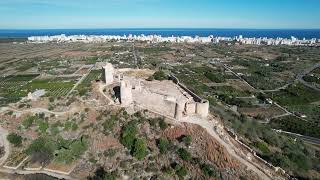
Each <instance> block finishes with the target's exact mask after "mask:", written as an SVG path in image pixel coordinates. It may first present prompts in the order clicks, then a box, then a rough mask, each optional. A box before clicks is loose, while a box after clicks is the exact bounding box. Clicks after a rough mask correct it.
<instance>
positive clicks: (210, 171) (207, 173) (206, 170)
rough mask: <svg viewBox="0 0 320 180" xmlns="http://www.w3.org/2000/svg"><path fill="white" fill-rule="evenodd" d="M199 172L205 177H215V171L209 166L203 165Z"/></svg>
mask: <svg viewBox="0 0 320 180" xmlns="http://www.w3.org/2000/svg"><path fill="white" fill-rule="evenodd" d="M201 170H202V172H203V174H204V175H205V176H209V177H214V176H216V169H215V168H214V167H213V166H212V165H211V164H203V165H202V166H201Z"/></svg>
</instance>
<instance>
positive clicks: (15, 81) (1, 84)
mask: <svg viewBox="0 0 320 180" xmlns="http://www.w3.org/2000/svg"><path fill="white" fill-rule="evenodd" d="M38 75H39V74H26V75H10V76H6V77H1V78H0V106H1V105H6V104H8V103H13V102H16V101H18V100H20V99H21V98H22V97H25V96H26V95H27V93H28V92H27V91H26V89H25V88H26V86H27V85H28V84H29V83H30V82H31V81H32V80H33V79H35V78H36V77H37V76H38Z"/></svg>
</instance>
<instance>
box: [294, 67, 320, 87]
mask: <svg viewBox="0 0 320 180" xmlns="http://www.w3.org/2000/svg"><path fill="white" fill-rule="evenodd" d="M319 67H320V63H318V64H315V65H314V66H312V67H310V68H308V69H306V70H305V71H304V72H302V73H300V74H298V75H297V79H298V81H300V82H301V83H302V84H303V85H305V86H307V87H309V88H311V89H313V90H316V91H320V89H319V88H317V87H315V86H313V85H312V84H310V83H308V82H306V81H305V80H303V77H304V76H306V75H307V74H309V73H310V72H311V71H313V70H314V69H317V68H319Z"/></svg>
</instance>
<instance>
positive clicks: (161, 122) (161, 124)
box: [159, 119, 168, 130]
mask: <svg viewBox="0 0 320 180" xmlns="http://www.w3.org/2000/svg"><path fill="white" fill-rule="evenodd" d="M159 126H160V128H161V129H162V130H165V129H167V127H168V124H167V123H166V122H165V121H164V119H160V121H159Z"/></svg>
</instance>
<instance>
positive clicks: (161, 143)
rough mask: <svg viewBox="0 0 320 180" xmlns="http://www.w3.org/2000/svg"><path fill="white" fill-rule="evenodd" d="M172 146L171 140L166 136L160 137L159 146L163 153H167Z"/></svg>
mask: <svg viewBox="0 0 320 180" xmlns="http://www.w3.org/2000/svg"><path fill="white" fill-rule="evenodd" d="M169 146H170V141H169V140H168V139H166V138H161V139H159V142H158V148H159V151H160V153H161V154H165V153H167V151H168V148H169Z"/></svg>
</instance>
